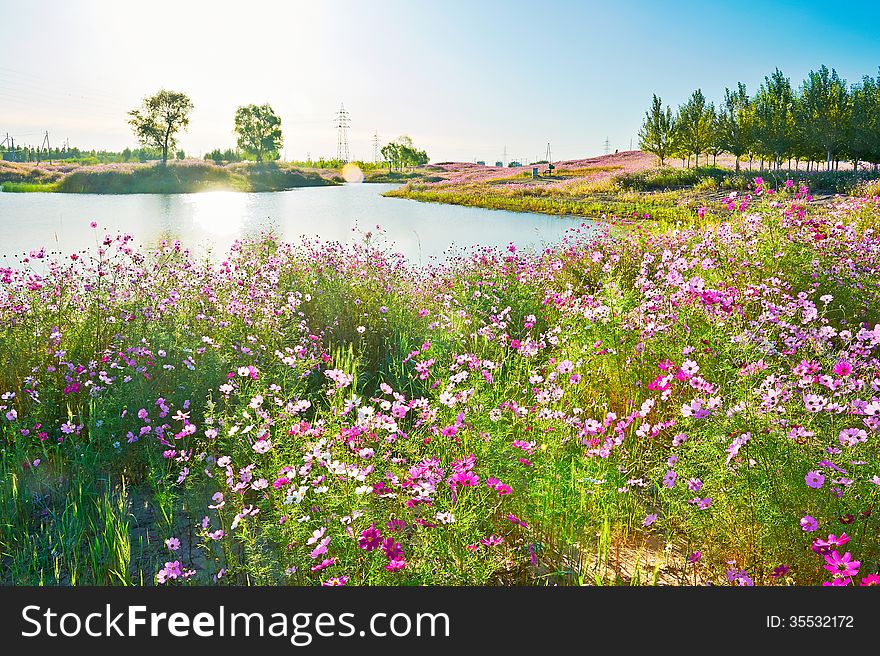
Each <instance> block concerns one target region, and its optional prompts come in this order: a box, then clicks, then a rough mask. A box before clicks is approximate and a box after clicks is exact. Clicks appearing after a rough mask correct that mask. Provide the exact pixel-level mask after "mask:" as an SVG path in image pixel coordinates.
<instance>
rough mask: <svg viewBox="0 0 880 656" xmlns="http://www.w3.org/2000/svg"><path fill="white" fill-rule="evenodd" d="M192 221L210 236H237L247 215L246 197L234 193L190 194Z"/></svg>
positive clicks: (207, 192) (245, 195)
mask: <svg viewBox="0 0 880 656" xmlns="http://www.w3.org/2000/svg"><path fill="white" fill-rule="evenodd" d="M188 200H189V202H190V203H191V204H192V208H193V221H194V222H195V223H196V224H197V225H198V226H199V227H200V228H202V229H203V230H204V231H205V232H207V233H209V234H212V235H227V236H229V235H237V234H239V233H240V232H241V230H242V227H243V224H244V218H245V216H246V215H247V200H248V195H247V194H242V193H239V192H236V191H206V192H203V193H199V194H192V195H191V196H190V197H189V199H188Z"/></svg>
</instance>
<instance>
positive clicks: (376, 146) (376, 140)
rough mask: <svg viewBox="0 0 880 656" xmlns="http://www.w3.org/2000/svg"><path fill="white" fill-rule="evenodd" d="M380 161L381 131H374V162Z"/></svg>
mask: <svg viewBox="0 0 880 656" xmlns="http://www.w3.org/2000/svg"><path fill="white" fill-rule="evenodd" d="M378 161H379V131H378V130H376V131H375V132H373V164H376V163H377V162H378Z"/></svg>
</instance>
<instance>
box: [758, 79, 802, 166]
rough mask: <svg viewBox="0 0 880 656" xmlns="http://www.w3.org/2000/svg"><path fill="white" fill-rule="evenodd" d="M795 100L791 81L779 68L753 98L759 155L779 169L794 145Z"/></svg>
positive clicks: (765, 80)
mask: <svg viewBox="0 0 880 656" xmlns="http://www.w3.org/2000/svg"><path fill="white" fill-rule="evenodd" d="M794 109H795V97H794V92H793V91H792V88H791V81H790V80H789V79H788V78H787V77H785V76H784V75H783V74H782V71H780V70H779V69H778V68H777V69H776V70H775V71H774V72H773V75H771V76H769V77H765V78H764V82H763V83H762V84H761V87H760V88H759V89H758V93H757V94H756V95H755V138H756V141H757V142H758V147H759V151H760V152H761V154H762V155H767V156H772V157H773V161H774V163H775V164H776V168H779V167H780V166H781V164H782V160H783V159H784V158H785V157H786V156H787V155H789V154H790V153H791V151H792V146H793V145H794V125H795V113H794Z"/></svg>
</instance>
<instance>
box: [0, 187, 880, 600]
mask: <svg viewBox="0 0 880 656" xmlns="http://www.w3.org/2000/svg"><path fill="white" fill-rule="evenodd" d="M770 192H773V193H770ZM811 198H812V197H811V196H810V195H809V191H808V190H807V188H806V187H804V186H802V185H799V184H798V183H797V182H789V183H788V184H785V185H780V187H779V189H768V188H765V187H764V185H763V183H762V182H759V183H758V184H756V186H754V187H753V188H752V189H750V190H749V192H748V193H740V194H738V195H737V194H736V193H733V192H731V193H730V194H729V195H728V196H727V197H726V198H725V199H723V200H724V201H725V202H719V203H718V204H717V207H714V208H712V209H710V210H709V211H706V210H705V208H703V209H702V210H701V211H700V212H699V219H700V221H699V225H696V224H695V222H696V216H695V217H694V221H691V222H689V223H682V224H681V225H671V224H663V223H662V222H650V223H644V224H639V223H635V224H633V223H632V222H631V221H629V220H628V221H627V222H626V225H624V222H622V221H617V220H610V219H609V221H608V223H606V224H604V225H603V226H602V228H601V229H600V230H586V229H584V228H579V229H574V230H572V231H571V232H570V234H569V236H568V237H567V238H566V239H565V240H564V241H563V242H562V243H559V244H555V245H552V246H548V247H547V248H546V249H545V250H543V251H540V252H520V251H518V250H517V249H516V248H515V247H514V246H511V247H509V248H508V249H507V250H506V251H504V252H498V251H494V250H489V249H476V250H473V251H470V252H468V253H467V254H464V255H462V256H461V257H459V258H458V259H454V260H452V261H451V262H449V263H448V264H445V265H442V266H435V267H431V268H414V267H412V266H410V265H408V264H407V263H406V262H405V261H404V260H403V259H402V258H401V257H399V256H395V255H393V254H390V253H387V252H383V251H382V250H381V249H379V248H376V247H375V246H374V245H371V244H370V243H365V244H363V245H361V246H357V247H346V246H342V245H340V244H335V243H318V242H303V243H299V244H286V243H280V242H279V241H278V240H277V239H275V238H273V237H272V236H269V235H266V236H264V237H263V238H261V239H258V240H254V241H248V242H240V243H237V244H236V245H235V246H234V247H233V249H232V250H231V252H230V253H229V254H228V257H227V259H225V260H224V261H223V262H221V263H219V264H217V263H211V262H205V261H201V260H197V259H195V258H194V257H192V256H191V254H190V252H189V251H188V250H187V249H186V245H184V244H180V243H167V244H163V245H161V247H159V248H155V249H149V248H143V247H139V246H137V245H136V244H135V243H134V239H133V238H132V237H131V236H129V235H111V234H105V233H104V232H102V230H101V228H100V226H93V227H92V228H91V229H92V230H94V232H95V239H96V245H95V248H94V249H93V250H90V251H88V252H81V253H65V254H52V253H47V252H46V251H44V250H41V251H35V252H32V253H30V254H28V256H27V257H22V258H20V259H19V260H18V261H17V262H15V263H14V264H9V265H4V267H3V268H0V321H2V327H3V328H2V332H0V361H2V363H3V367H2V368H0V449H2V451H0V467H2V483H0V485H2V489H0V582H2V583H4V584H46V585H56V584H60V585H77V584H114V585H115V584H119V585H129V584H137V585H152V584H158V585H166V586H171V585H196V584H198V585H215V584H216V585H224V584H263V585H276V584H293V585H344V584H348V585H483V584H489V585H513V584H519V585H554V584H558V585H584V584H587V585H590V584H602V585H605V584H634V585H644V584H654V583H676V584H691V585H703V584H713V585H752V584H756V585H793V584H798V585H835V586H839V585H848V586H862V585H878V584H880V575H878V567H880V539H878V538H880V453H878V444H880V234H878V228H880V198H868V197H864V198H843V197H841V198H838V199H837V200H836V201H835V202H833V203H826V204H823V205H821V206H816V205H815V204H814V203H812V202H811ZM85 229H88V228H85Z"/></svg>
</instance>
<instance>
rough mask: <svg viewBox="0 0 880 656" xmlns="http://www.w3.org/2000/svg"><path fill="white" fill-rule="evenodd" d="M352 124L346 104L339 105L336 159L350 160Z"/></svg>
mask: <svg viewBox="0 0 880 656" xmlns="http://www.w3.org/2000/svg"><path fill="white" fill-rule="evenodd" d="M349 125H351V119H350V118H349V117H348V112H347V111H345V104H344V103H342V104H340V105H339V111H338V112H336V159H338V160H339V161H340V162H347V161H348V127H349Z"/></svg>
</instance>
